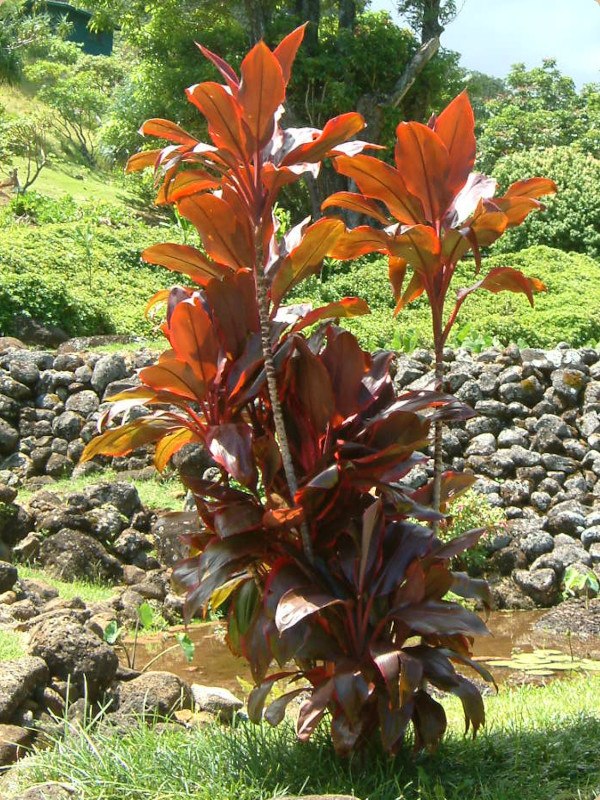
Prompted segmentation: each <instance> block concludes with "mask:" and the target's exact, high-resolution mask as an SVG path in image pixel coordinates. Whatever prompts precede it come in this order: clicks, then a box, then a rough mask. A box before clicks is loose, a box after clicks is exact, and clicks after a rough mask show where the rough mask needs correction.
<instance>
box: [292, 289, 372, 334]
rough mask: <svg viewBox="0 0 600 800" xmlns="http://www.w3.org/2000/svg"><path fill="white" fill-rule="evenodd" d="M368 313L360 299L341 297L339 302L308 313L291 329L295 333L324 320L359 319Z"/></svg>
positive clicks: (368, 310) (365, 305)
mask: <svg viewBox="0 0 600 800" xmlns="http://www.w3.org/2000/svg"><path fill="white" fill-rule="evenodd" d="M370 313H371V309H370V308H369V306H368V305H367V303H366V302H365V301H364V300H362V299H361V298H360V297H343V298H342V299H341V300H336V301H335V302H333V303H328V304H327V305H326V306H322V307H321V308H315V309H313V310H312V311H309V312H308V313H307V314H305V315H304V316H303V317H302V318H301V320H300V321H299V322H297V323H296V324H295V325H294V326H293V327H292V332H294V333H297V332H298V331H301V330H303V329H304V328H308V326H309V325H314V324H315V322H321V321H322V320H326V319H341V318H342V317H346V318H347V317H361V316H363V315H364V314H370Z"/></svg>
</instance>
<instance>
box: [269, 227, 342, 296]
mask: <svg viewBox="0 0 600 800" xmlns="http://www.w3.org/2000/svg"><path fill="white" fill-rule="evenodd" d="M343 231H344V223H343V222H342V221H341V220H340V219H332V218H330V217H325V218H323V219H320V220H319V221H318V222H315V223H314V224H313V225H311V226H310V227H308V228H307V229H306V232H305V234H304V236H303V238H302V241H301V242H300V244H299V245H298V246H297V247H295V248H294V249H293V250H292V251H291V252H290V254H289V255H288V256H286V257H285V258H284V260H283V261H282V263H281V266H280V267H279V269H278V271H277V274H276V275H275V278H274V280H273V283H272V286H271V299H272V300H273V303H274V305H275V306H278V305H279V303H280V302H281V299H282V297H283V296H284V295H285V294H286V293H287V292H289V291H290V289H292V288H293V287H294V286H296V285H297V284H298V283H300V281H302V280H304V278H306V277H308V275H312V274H313V273H315V272H318V271H319V269H320V268H321V262H322V261H323V259H324V258H325V256H326V255H329V254H330V251H331V250H332V249H333V247H334V245H335V243H336V241H337V240H338V238H339V237H340V235H341V234H342V232H343Z"/></svg>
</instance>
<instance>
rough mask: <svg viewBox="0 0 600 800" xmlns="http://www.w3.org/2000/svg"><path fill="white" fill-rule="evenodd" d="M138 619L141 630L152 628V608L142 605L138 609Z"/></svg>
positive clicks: (146, 604) (145, 604)
mask: <svg viewBox="0 0 600 800" xmlns="http://www.w3.org/2000/svg"><path fill="white" fill-rule="evenodd" d="M138 617H139V620H140V623H141V626H142V628H144V629H145V630H148V629H149V628H151V627H152V623H153V621H154V611H152V607H151V606H150V605H149V604H148V603H142V604H141V606H140V607H139V608H138Z"/></svg>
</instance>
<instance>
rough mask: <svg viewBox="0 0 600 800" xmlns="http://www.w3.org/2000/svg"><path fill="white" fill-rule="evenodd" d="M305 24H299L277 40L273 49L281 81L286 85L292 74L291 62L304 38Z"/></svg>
mask: <svg viewBox="0 0 600 800" xmlns="http://www.w3.org/2000/svg"><path fill="white" fill-rule="evenodd" d="M307 25H308V23H307V22H305V23H304V25H300V27H298V28H296V29H295V30H293V31H292V32H291V33H288V35H287V36H286V37H285V38H284V39H282V40H281V41H280V42H279V44H278V45H277V47H276V48H275V50H273V55H274V56H275V58H276V59H277V60H278V61H279V64H280V66H281V71H282V73H283V81H284V83H285V85H286V86H287V85H288V83H289V82H290V78H291V76H292V64H293V63H294V59H295V58H296V53H297V52H298V48H299V47H300V45H301V44H302V40H303V39H304V31H305V30H306V26H307Z"/></svg>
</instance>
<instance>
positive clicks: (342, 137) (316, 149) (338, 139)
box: [281, 111, 365, 167]
mask: <svg viewBox="0 0 600 800" xmlns="http://www.w3.org/2000/svg"><path fill="white" fill-rule="evenodd" d="M364 127H365V121H364V119H363V118H362V117H361V115H360V114H357V113H356V112H354V111H351V112H349V113H348V114H340V116H338V117H334V118H333V119H330V120H329V121H328V122H327V123H326V124H325V127H324V128H323V130H322V131H321V133H320V134H319V135H318V136H317V137H316V138H315V139H314V140H313V141H312V142H306V143H305V144H301V145H299V146H298V147H296V148H294V149H293V150H292V151H291V152H289V153H288V154H287V155H286V156H285V158H284V159H283V161H282V162H281V165H282V166H284V167H285V166H289V165H290V164H298V163H299V162H300V161H303V162H316V161H322V159H323V158H325V156H326V155H327V154H328V153H329V151H330V150H333V149H334V148H335V146H336V145H338V144H341V143H342V142H347V141H348V139H351V138H352V137H353V136H355V135H356V134H357V133H358V132H359V131H362V129H363V128H364Z"/></svg>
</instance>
